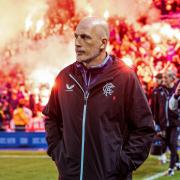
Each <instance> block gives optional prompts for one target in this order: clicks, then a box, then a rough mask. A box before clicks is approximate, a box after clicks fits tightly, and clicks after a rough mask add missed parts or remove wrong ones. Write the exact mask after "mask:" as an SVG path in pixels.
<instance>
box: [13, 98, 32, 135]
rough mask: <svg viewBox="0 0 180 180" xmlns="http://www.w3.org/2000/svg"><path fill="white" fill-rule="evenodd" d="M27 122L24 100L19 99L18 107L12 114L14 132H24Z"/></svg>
mask: <svg viewBox="0 0 180 180" xmlns="http://www.w3.org/2000/svg"><path fill="white" fill-rule="evenodd" d="M29 120H30V119H29V117H28V115H27V111H25V109H24V99H20V100H19V104H18V107H17V108H16V109H15V110H14V112H13V121H14V125H15V131H25V127H26V125H27V124H28V122H29Z"/></svg>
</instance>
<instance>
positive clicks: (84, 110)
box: [69, 74, 89, 180]
mask: <svg viewBox="0 0 180 180" xmlns="http://www.w3.org/2000/svg"><path fill="white" fill-rule="evenodd" d="M69 76H70V77H71V79H73V80H74V81H75V82H76V84H77V85H78V86H79V87H80V89H81V90H82V92H83V94H84V107H83V119H82V143H81V167H80V180H83V168H84V145H85V133H86V131H85V126H86V114H87V100H88V97H89V92H88V91H86V92H85V91H84V89H83V88H82V86H81V85H80V84H79V82H78V81H77V80H76V79H75V78H74V77H73V76H72V75H71V74H69Z"/></svg>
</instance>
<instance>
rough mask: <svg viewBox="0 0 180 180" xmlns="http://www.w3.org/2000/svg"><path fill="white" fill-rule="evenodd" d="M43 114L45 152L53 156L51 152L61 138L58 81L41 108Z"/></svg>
mask: <svg viewBox="0 0 180 180" xmlns="http://www.w3.org/2000/svg"><path fill="white" fill-rule="evenodd" d="M43 114H44V115H45V130H46V140H47V143H48V150H47V153H48V155H49V156H51V157H52V158H53V155H52V152H53V150H54V148H55V147H56V145H57V144H58V142H59V141H60V140H61V138H62V116H61V109H60V103H59V99H58V83H57V82H56V83H55V86H54V87H53V88H52V90H51V95H50V98H49V101H48V104H47V105H46V106H45V108H44V110H43Z"/></svg>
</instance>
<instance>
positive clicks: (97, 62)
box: [83, 52, 107, 68]
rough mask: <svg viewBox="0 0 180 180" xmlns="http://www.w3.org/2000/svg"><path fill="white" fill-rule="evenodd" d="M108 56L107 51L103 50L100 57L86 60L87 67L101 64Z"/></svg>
mask: <svg viewBox="0 0 180 180" xmlns="http://www.w3.org/2000/svg"><path fill="white" fill-rule="evenodd" d="M106 56H107V53H106V52H103V53H102V54H100V55H99V56H98V57H96V58H95V59H93V60H91V61H89V62H84V63H83V64H84V66H85V67H87V68H91V67H96V66H99V65H101V64H103V62H104V60H105V58H106Z"/></svg>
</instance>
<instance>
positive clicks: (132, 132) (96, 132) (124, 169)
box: [43, 17, 155, 180]
mask: <svg viewBox="0 0 180 180" xmlns="http://www.w3.org/2000/svg"><path fill="white" fill-rule="evenodd" d="M74 37H75V51H76V62H74V63H73V64H71V65H69V66H68V67H66V68H65V69H63V70H62V71H61V72H60V73H59V75H58V76H57V78H56V82H55V85H54V87H53V88H52V91H51V95H50V98H49V102H48V104H47V105H46V106H45V108H44V110H43V114H44V115H45V128H46V134H47V142H48V151H47V153H48V154H49V155H50V156H51V157H52V159H53V160H54V161H55V163H56V166H57V169H58V171H59V180H119V179H121V180H127V179H128V180H130V179H132V172H133V171H135V170H136V169H137V168H138V167H139V166H140V165H141V164H142V163H143V162H144V161H145V159H146V158H147V157H148V155H149V151H150V147H151V143H152V140H153V136H154V133H155V131H154V123H153V117H152V113H151V111H150V107H149V105H148V102H147V98H146V96H145V94H144V92H143V90H142V87H141V85H140V82H139V80H138V78H137V76H136V74H135V72H134V71H133V70H132V69H130V68H129V67H127V66H126V65H125V64H124V63H123V62H122V61H121V60H119V59H118V58H116V57H114V56H111V55H109V54H108V53H107V52H106V47H107V44H108V41H109V29H108V24H107V22H106V21H105V20H104V19H101V18H97V17H88V18H85V19H83V20H81V21H80V23H79V24H78V26H77V28H76V30H75V34H74Z"/></svg>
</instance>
